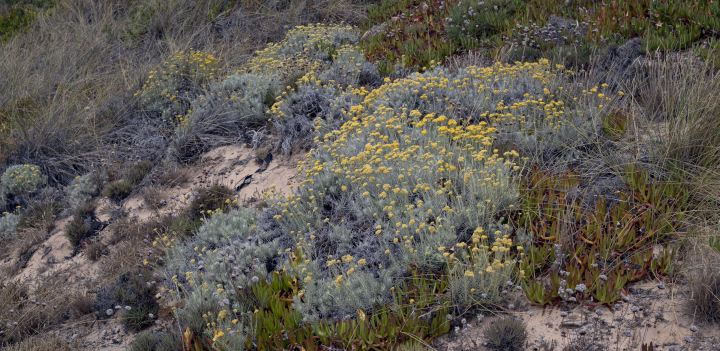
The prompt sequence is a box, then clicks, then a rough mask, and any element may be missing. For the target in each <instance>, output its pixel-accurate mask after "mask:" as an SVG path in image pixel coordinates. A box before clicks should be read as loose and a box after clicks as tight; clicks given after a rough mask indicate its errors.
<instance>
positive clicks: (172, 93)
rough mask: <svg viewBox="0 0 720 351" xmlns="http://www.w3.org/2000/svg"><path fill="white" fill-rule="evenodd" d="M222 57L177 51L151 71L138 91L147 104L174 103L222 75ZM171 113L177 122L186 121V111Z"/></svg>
mask: <svg viewBox="0 0 720 351" xmlns="http://www.w3.org/2000/svg"><path fill="white" fill-rule="evenodd" d="M219 70H220V68H219V65H218V60H217V58H215V57H214V56H213V55H210V54H208V53H206V52H203V51H196V50H192V49H191V50H189V51H177V52H175V53H174V54H173V55H172V56H171V57H170V58H168V60H167V61H165V62H163V64H162V67H161V68H160V69H158V70H157V71H151V72H150V73H149V75H148V79H147V81H146V82H145V84H144V85H143V87H142V88H141V89H140V90H139V91H138V92H136V93H135V96H140V97H141V98H142V102H143V103H144V104H146V105H150V104H154V103H158V102H161V103H164V104H168V105H171V104H173V103H177V102H178V101H179V97H181V96H186V95H187V94H188V91H186V90H188V89H195V88H197V87H203V86H206V84H207V83H209V82H211V81H213V80H215V79H216V78H217V77H218V74H219ZM175 112H176V113H175V114H173V115H172V116H170V118H172V119H175V120H176V121H175V122H178V123H181V122H182V121H183V117H182V115H180V114H179V113H185V111H175Z"/></svg>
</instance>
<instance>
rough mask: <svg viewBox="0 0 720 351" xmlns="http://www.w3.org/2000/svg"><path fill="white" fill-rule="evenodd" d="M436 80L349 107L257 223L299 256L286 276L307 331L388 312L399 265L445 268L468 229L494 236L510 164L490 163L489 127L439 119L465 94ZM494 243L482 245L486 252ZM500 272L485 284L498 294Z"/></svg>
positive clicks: (512, 193) (388, 89)
mask: <svg viewBox="0 0 720 351" xmlns="http://www.w3.org/2000/svg"><path fill="white" fill-rule="evenodd" d="M445 74H447V72H445V71H443V70H442V69H439V70H438V71H436V72H426V73H424V74H416V75H414V76H411V77H410V78H408V79H402V80H397V81H395V82H393V83H389V82H388V84H386V85H384V86H382V87H380V88H379V89H377V90H375V91H373V92H370V93H369V94H367V95H366V96H365V97H364V101H362V102H361V103H359V104H353V106H351V107H350V108H349V109H347V110H346V111H345V112H344V113H345V114H346V116H345V119H346V120H347V122H346V123H345V124H344V125H343V126H342V127H341V128H340V129H339V130H334V131H330V132H328V133H327V134H325V135H324V136H318V137H317V138H316V148H315V149H314V150H313V151H312V152H311V153H310V159H309V160H308V161H307V162H306V163H305V164H304V165H303V171H304V175H305V177H306V180H305V183H304V184H302V185H301V188H300V191H299V192H298V193H296V194H293V195H290V196H288V197H286V198H281V199H280V200H279V201H277V202H276V203H274V204H272V206H271V208H270V209H269V210H267V212H266V213H269V214H272V215H273V217H272V218H268V217H263V218H261V223H263V224H264V223H265V221H276V222H277V224H268V226H269V227H270V226H272V227H276V228H277V227H279V228H282V231H284V235H285V236H289V237H290V238H293V240H294V241H295V243H296V245H298V246H299V247H301V248H302V252H301V253H300V254H301V255H302V257H301V259H300V260H298V261H297V262H294V263H293V264H291V265H290V267H291V268H292V271H293V273H294V274H295V275H296V277H297V279H298V280H300V281H302V282H304V285H303V291H301V292H300V294H298V296H297V297H296V299H295V304H294V307H295V308H296V309H297V310H299V311H301V313H302V314H303V315H304V318H305V319H306V320H313V319H315V318H318V317H337V318H342V317H344V316H345V315H346V314H349V313H351V312H352V311H356V310H357V309H363V310H367V309H368V308H370V307H372V306H373V304H374V303H384V302H388V301H389V300H390V299H389V297H390V288H392V287H393V285H394V280H393V277H399V276H402V275H403V274H404V273H406V272H407V267H408V266H409V265H414V266H417V267H418V268H420V269H426V270H437V269H441V268H442V267H443V266H445V265H447V264H448V263H449V262H450V260H452V258H451V257H450V255H449V254H448V253H447V252H446V250H447V249H448V248H450V247H453V246H455V245H459V244H460V243H463V244H466V243H467V242H474V241H472V240H473V239H474V237H473V233H474V232H475V231H477V230H478V228H482V227H485V228H487V229H488V230H489V229H490V228H492V226H493V225H494V223H493V221H492V218H491V215H492V213H494V212H495V211H496V210H499V209H502V208H506V207H507V206H508V205H510V204H511V203H512V202H514V201H515V200H516V198H517V191H516V190H515V189H514V187H512V186H511V183H510V178H509V177H510V174H511V171H512V169H513V167H515V164H514V163H513V162H511V161H510V160H509V159H505V158H509V157H512V156H513V153H510V152H509V153H506V154H505V155H499V154H497V151H494V152H493V151H490V150H492V148H490V146H491V145H492V132H493V129H492V128H490V127H488V126H487V123H485V124H478V125H468V126H466V127H463V126H461V125H460V124H459V123H458V122H457V121H456V120H455V119H453V118H459V117H456V116H458V113H457V112H455V111H451V110H449V109H448V107H450V106H451V105H452V104H457V101H458V100H459V99H460V98H465V95H468V93H467V92H464V91H462V84H463V83H464V80H462V79H458V77H444V75H445ZM422 86H425V88H424V89H426V90H430V91H433V92H435V94H434V95H435V96H436V97H437V98H436V99H430V98H428V96H429V95H431V94H430V93H427V92H425V94H423V93H420V92H419V89H420V87H422ZM348 93H349V92H348ZM426 94H427V95H426ZM446 96H447V97H452V98H453V100H450V99H444V98H443V97H446ZM441 98H443V99H441ZM444 114H448V115H449V116H450V117H448V116H446V115H444ZM461 116H463V115H461ZM453 135H455V137H453ZM276 230H277V229H276ZM496 232H497V231H493V232H491V233H490V234H489V236H490V238H483V239H482V240H487V241H489V242H490V243H492V240H495V239H498V238H497V236H498V235H499V234H497V233H496ZM478 240H480V237H478ZM497 259H500V260H502V258H497ZM486 265H487V264H486ZM503 265H504V266H508V265H510V262H504V261H503ZM486 268H487V267H486V266H484V265H482V264H477V265H476V266H473V267H472V269H476V270H478V271H479V270H480V269H486ZM506 271H507V269H506ZM507 272H509V271H507ZM507 272H503V273H502V276H501V278H500V279H494V280H491V281H492V282H494V283H497V282H500V281H502V283H503V284H504V283H505V282H506V281H507V278H508V275H507V274H506V273H507ZM478 284H479V283H478ZM478 284H476V285H478ZM485 285H488V284H485ZM488 286H489V285H488ZM491 288H492V287H488V288H487V290H489V289H491ZM495 288H499V287H495ZM458 289H460V287H458Z"/></svg>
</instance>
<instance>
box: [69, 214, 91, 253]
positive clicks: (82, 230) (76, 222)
mask: <svg viewBox="0 0 720 351" xmlns="http://www.w3.org/2000/svg"><path fill="white" fill-rule="evenodd" d="M65 235H66V236H67V238H68V240H70V244H72V246H73V247H75V246H78V245H80V242H81V241H82V240H84V239H85V238H87V237H88V236H89V235H90V229H89V228H88V226H87V224H85V220H83V218H82V217H80V216H75V217H73V219H72V220H71V221H70V223H68V224H67V225H66V226H65Z"/></svg>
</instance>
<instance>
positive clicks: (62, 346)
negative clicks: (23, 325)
mask: <svg viewBox="0 0 720 351" xmlns="http://www.w3.org/2000/svg"><path fill="white" fill-rule="evenodd" d="M79 349H80V348H79V346H78V345H76V343H75V344H72V345H71V344H68V343H67V342H66V341H65V340H63V338H61V337H59V336H47V335H44V336H34V337H32V338H28V339H26V340H23V341H22V342H20V343H18V344H15V345H11V346H9V347H7V348H6V349H5V350H7V351H73V350H79Z"/></svg>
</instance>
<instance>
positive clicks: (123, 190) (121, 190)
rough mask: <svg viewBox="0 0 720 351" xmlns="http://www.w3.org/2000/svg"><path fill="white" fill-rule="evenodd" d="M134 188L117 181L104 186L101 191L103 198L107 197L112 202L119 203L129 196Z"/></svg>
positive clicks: (124, 182) (122, 181) (126, 183)
mask: <svg viewBox="0 0 720 351" xmlns="http://www.w3.org/2000/svg"><path fill="white" fill-rule="evenodd" d="M134 189H135V186H134V185H132V184H130V183H128V182H126V181H125V180H118V181H116V182H113V183H110V184H108V185H106V186H105V188H104V189H103V191H102V194H103V196H107V197H109V198H110V199H112V200H114V201H121V200H123V199H125V198H126V197H128V196H130V194H131V193H132V191H133V190H134Z"/></svg>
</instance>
